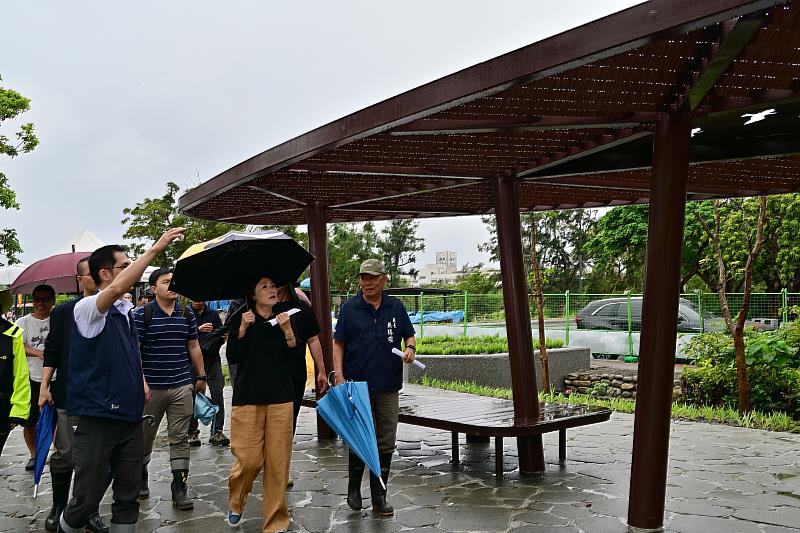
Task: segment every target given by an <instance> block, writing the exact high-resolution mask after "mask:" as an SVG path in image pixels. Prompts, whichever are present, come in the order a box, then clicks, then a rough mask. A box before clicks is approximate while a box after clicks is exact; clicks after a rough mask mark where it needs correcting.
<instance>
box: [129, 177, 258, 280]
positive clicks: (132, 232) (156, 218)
mask: <svg viewBox="0 0 800 533" xmlns="http://www.w3.org/2000/svg"><path fill="white" fill-rule="evenodd" d="M179 190H180V187H178V185H176V184H175V183H173V182H171V181H169V182H167V192H166V193H165V194H164V196H162V197H160V198H145V199H144V200H142V201H141V202H139V203H137V204H136V205H135V206H134V207H126V208H125V209H123V210H122V212H123V214H125V218H123V219H122V223H123V224H128V225H129V227H128V229H127V231H125V234H124V235H123V237H124V238H126V239H130V240H132V241H133V242H132V243H131V245H130V246H129V248H130V251H131V253H132V254H134V255H141V254H143V253H144V251H145V249H146V248H147V246H149V245H150V244H152V243H153V242H155V241H156V240H158V238H159V237H161V234H163V233H164V232H165V231H166V230H167V229H168V228H172V227H176V226H183V227H185V228H186V233H185V234H184V235H185V238H184V239H183V240H181V241H176V242H174V243H172V245H170V246H168V247H167V249H166V250H164V251H163V252H161V253H160V254H159V255H158V257H157V258H156V261H155V264H157V265H159V266H164V267H167V266H174V265H175V261H177V260H178V257H180V256H181V254H182V253H183V252H185V251H186V249H187V248H188V247H189V246H191V245H192V244H196V243H198V242H203V241H207V240H210V239H213V238H214V237H219V236H220V235H223V234H225V233H227V232H229V231H232V230H242V229H244V226H242V225H237V224H226V223H224V222H212V221H208V220H200V219H196V218H190V217H188V216H186V215H182V214H180V213H178V202H177V196H178V191H179Z"/></svg>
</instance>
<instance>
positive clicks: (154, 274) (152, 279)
mask: <svg viewBox="0 0 800 533" xmlns="http://www.w3.org/2000/svg"><path fill="white" fill-rule="evenodd" d="M167 274H172V269H171V268H169V267H161V268H159V269H158V270H154V271H153V272H152V273H151V274H150V277H149V278H147V281H148V282H149V283H150V286H151V287H155V286H156V283H158V278H160V277H161V276H166V275H167Z"/></svg>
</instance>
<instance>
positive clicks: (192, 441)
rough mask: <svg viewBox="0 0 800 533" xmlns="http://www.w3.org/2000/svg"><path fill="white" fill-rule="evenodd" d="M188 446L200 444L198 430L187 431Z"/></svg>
mask: <svg viewBox="0 0 800 533" xmlns="http://www.w3.org/2000/svg"><path fill="white" fill-rule="evenodd" d="M189 446H200V432H199V431H192V432H191V433H189Z"/></svg>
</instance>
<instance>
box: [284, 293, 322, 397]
mask: <svg viewBox="0 0 800 533" xmlns="http://www.w3.org/2000/svg"><path fill="white" fill-rule="evenodd" d="M293 307H296V308H297V309H300V312H299V313H295V314H294V315H292V316H291V317H289V320H290V321H291V323H292V329H293V330H294V335H295V338H296V339H297V346H296V347H294V348H290V349H289V351H290V352H291V354H292V377H293V378H294V379H295V380H302V381H305V380H306V343H308V340H309V339H311V338H313V337H316V336H317V335H319V334H320V331H321V330H320V328H319V322H317V316H316V315H315V314H314V311H313V310H312V309H311V307H310V306H309V305H308V304H307V303H305V302H278V303H277V304H275V306H274V307H273V308H272V311H273V312H274V313H275V314H278V313H283V312H285V311H288V310H289V309H292V308H293Z"/></svg>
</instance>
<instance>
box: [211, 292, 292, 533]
mask: <svg viewBox="0 0 800 533" xmlns="http://www.w3.org/2000/svg"><path fill="white" fill-rule="evenodd" d="M248 300H249V302H248V303H249V304H250V309H248V310H247V311H246V312H244V313H242V314H240V315H237V317H236V318H234V320H235V322H234V323H232V324H231V330H230V336H229V337H228V348H227V358H228V361H230V362H232V363H236V364H237V365H238V370H237V375H236V384H235V387H234V389H233V391H234V392H233V402H232V405H233V408H232V413H231V450H232V452H233V455H234V457H236V462H235V463H234V465H233V467H232V468H231V474H230V478H229V479H228V488H229V491H230V493H229V496H228V507H229V510H228V516H227V521H228V523H229V524H230V525H231V526H235V525H237V524H239V522H240V520H241V517H242V513H243V512H244V507H245V504H246V502H247V496H248V495H249V494H250V491H251V489H252V487H253V481H254V480H255V478H256V476H257V475H258V472H259V471H260V470H262V469H263V470H264V495H263V500H264V529H263V530H264V531H282V530H285V529H286V528H287V527H288V526H289V511H288V509H287V505H286V483H287V481H288V479H289V463H290V460H291V455H292V422H293V400H294V384H293V380H292V368H293V366H292V352H291V350H292V349H293V348H295V347H296V346H297V339H296V338H295V333H294V330H293V329H292V323H291V321H290V319H289V315H288V314H287V313H279V314H278V315H277V316H273V315H274V311H273V307H274V306H275V304H277V303H278V290H277V287H276V286H275V284H274V283H273V281H272V279H270V278H267V277H264V278H261V279H259V280H257V281H256V282H255V283H254V284H253V285H252V288H251V290H250V291H249V295H248Z"/></svg>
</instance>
